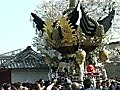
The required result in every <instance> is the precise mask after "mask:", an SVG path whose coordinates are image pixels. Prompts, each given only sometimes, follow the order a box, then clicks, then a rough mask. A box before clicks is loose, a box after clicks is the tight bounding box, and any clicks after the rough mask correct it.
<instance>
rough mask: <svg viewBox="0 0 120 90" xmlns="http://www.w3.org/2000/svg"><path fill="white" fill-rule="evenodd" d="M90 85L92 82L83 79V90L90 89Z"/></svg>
mask: <svg viewBox="0 0 120 90" xmlns="http://www.w3.org/2000/svg"><path fill="white" fill-rule="evenodd" d="M91 84H92V82H91V80H90V79H85V80H84V81H83V85H84V87H85V89H86V88H90V86H91Z"/></svg>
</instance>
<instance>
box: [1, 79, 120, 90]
mask: <svg viewBox="0 0 120 90" xmlns="http://www.w3.org/2000/svg"><path fill="white" fill-rule="evenodd" d="M1 90H120V82H119V81H116V80H111V79H108V80H102V81H101V80H99V81H96V84H95V85H93V83H92V82H91V80H90V79H85V80H84V81H83V84H81V83H80V82H77V81H76V82H75V81H74V82H73V81H71V80H70V79H68V78H65V79H64V81H63V80H61V79H60V78H57V79H52V80H48V81H44V80H43V79H42V78H41V79H40V80H38V81H36V82H35V83H28V82H26V83H22V82H18V83H14V84H10V83H4V84H3V85H2V88H1Z"/></svg>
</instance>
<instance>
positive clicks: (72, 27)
mask: <svg viewBox="0 0 120 90" xmlns="http://www.w3.org/2000/svg"><path fill="white" fill-rule="evenodd" d="M78 6H79V7H78ZM84 9H85V8H84V7H83V5H82V4H81V3H80V2H78V3H77V5H76V7H75V8H74V9H71V11H69V12H66V14H64V15H60V16H59V17H58V18H57V20H56V21H53V20H52V19H48V18H47V19H46V20H45V21H43V20H42V19H41V18H39V17H38V16H37V15H36V14H34V13H31V15H32V17H33V22H35V23H36V28H38V30H42V31H44V34H45V39H46V44H47V46H48V47H49V46H51V47H53V48H54V49H56V50H57V51H59V52H60V53H62V54H73V53H75V52H76V51H77V50H78V49H79V48H82V49H84V50H85V51H87V52H89V51H91V50H94V49H95V48H96V47H97V46H99V45H100V44H101V43H102V42H103V39H104V38H105V34H106V32H107V31H108V29H109V28H110V26H111V23H112V19H113V18H114V15H115V10H114V8H113V9H112V10H111V11H110V12H109V14H108V16H106V17H105V18H103V19H102V20H94V19H93V18H90V17H89V16H88V15H87V13H86V12H85V10H84ZM79 14H81V15H79ZM79 16H81V17H79ZM79 19H80V21H79V22H80V23H79V25H76V23H78V20H79ZM91 47H92V48H91Z"/></svg>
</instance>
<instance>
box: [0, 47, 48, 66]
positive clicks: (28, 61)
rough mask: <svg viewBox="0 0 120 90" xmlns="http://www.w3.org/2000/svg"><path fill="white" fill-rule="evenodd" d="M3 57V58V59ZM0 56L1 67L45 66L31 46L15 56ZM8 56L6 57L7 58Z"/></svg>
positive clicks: (40, 56) (39, 55)
mask: <svg viewBox="0 0 120 90" xmlns="http://www.w3.org/2000/svg"><path fill="white" fill-rule="evenodd" d="M3 57H4V59H3ZM3 57H1V58H0V65H1V68H41V67H47V64H46V63H45V60H44V58H43V57H42V55H41V54H40V53H37V52H35V51H34V50H33V49H32V48H31V46H28V47H27V48H26V49H24V50H23V51H21V52H20V53H18V54H16V55H15V56H9V57H8V56H3ZM7 57H8V58H7Z"/></svg>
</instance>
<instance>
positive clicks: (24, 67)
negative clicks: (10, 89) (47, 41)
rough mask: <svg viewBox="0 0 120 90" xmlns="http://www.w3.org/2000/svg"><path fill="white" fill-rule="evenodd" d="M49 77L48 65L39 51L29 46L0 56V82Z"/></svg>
mask: <svg viewBox="0 0 120 90" xmlns="http://www.w3.org/2000/svg"><path fill="white" fill-rule="evenodd" d="M40 78H43V79H44V80H48V79H49V67H48V65H47V64H46V63H45V61H44V57H42V55H41V54H40V53H37V52H35V51H34V50H33V49H32V48H31V47H30V46H28V47H27V48H26V49H24V50H23V51H21V52H20V53H18V54H16V55H13V56H4V55H1V56H0V84H2V83H5V82H8V83H10V82H12V83H16V82H32V83H34V82H35V81H37V80H39V79H40Z"/></svg>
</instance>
